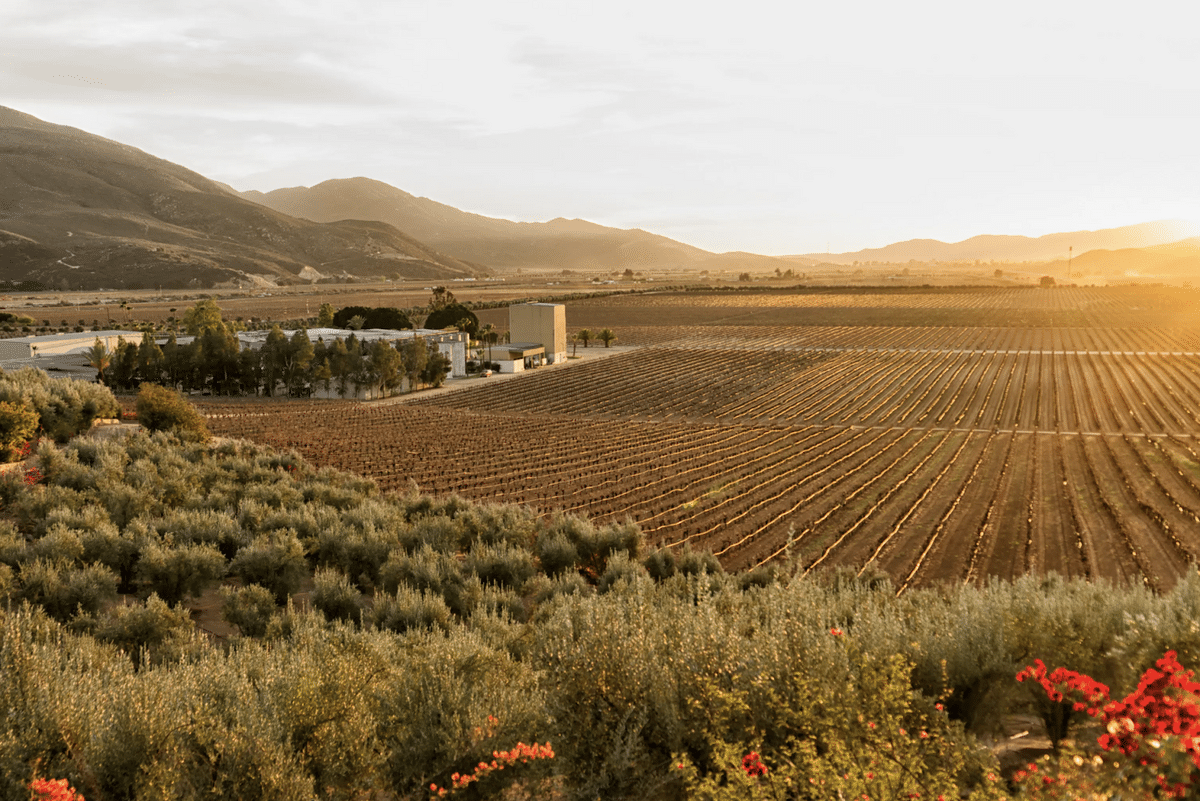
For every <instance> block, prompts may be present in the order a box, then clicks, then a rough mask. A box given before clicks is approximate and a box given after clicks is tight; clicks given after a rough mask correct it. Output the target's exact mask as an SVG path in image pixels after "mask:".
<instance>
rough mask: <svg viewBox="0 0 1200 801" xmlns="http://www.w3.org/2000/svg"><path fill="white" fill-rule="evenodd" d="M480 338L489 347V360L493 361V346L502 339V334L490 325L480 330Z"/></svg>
mask: <svg viewBox="0 0 1200 801" xmlns="http://www.w3.org/2000/svg"><path fill="white" fill-rule="evenodd" d="M479 338H480V339H481V340H482V341H483V342H484V344H486V345H487V349H488V357H487V360H488V361H489V362H490V361H491V360H492V345H494V344H496V340H498V339H499V338H500V334H499V333H497V331H496V326H494V325H492V324H491V323H488V324H486V325H484V326H482V327H481V328H480V329H479Z"/></svg>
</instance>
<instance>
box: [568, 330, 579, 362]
mask: <svg viewBox="0 0 1200 801" xmlns="http://www.w3.org/2000/svg"><path fill="white" fill-rule="evenodd" d="M567 339H569V340H571V358H572V359H574V358H575V356H576V355H577V354H578V353H579V334H576V333H573V334H571V336H569V337H567Z"/></svg>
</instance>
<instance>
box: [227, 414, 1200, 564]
mask: <svg viewBox="0 0 1200 801" xmlns="http://www.w3.org/2000/svg"><path fill="white" fill-rule="evenodd" d="M246 409H247V407H245V406H242V407H237V406H232V405H227V406H221V405H219V404H206V411H208V412H209V413H210V414H211V415H213V416H212V417H211V418H210V425H211V426H212V427H213V429H214V431H215V432H217V433H219V434H222V435H226V436H240V437H246V438H250V439H254V440H256V441H260V442H265V443H268V444H273V445H281V446H285V447H294V448H296V449H298V450H299V451H300V452H301V453H302V454H303V455H304V456H305V457H306V458H309V459H312V460H314V461H315V462H317V463H318V464H324V465H330V466H334V467H338V468H342V469H349V470H353V471H355V472H358V473H360V474H363V475H367V476H371V477H373V478H375V479H377V480H378V481H379V482H380V484H381V485H382V486H383V487H384V488H385V489H395V490H400V489H403V488H404V487H405V486H407V485H408V484H409V482H410V481H411V482H415V483H416V484H417V485H418V486H419V487H420V488H421V489H422V490H427V491H433V492H451V491H453V492H458V493H460V494H462V495H464V496H466V497H468V498H473V499H477V500H493V501H503V502H513V503H521V504H528V505H531V506H533V507H535V508H537V509H540V510H543V511H545V512H549V511H551V510H554V509H570V510H574V511H577V512H582V513H584V514H587V515H588V516H590V517H591V518H593V519H595V520H597V521H607V520H623V519H627V518H628V519H633V520H635V521H637V522H639V524H641V525H642V527H643V529H644V531H645V533H646V537H647V539H648V540H649V541H650V542H653V543H657V544H661V545H681V544H683V543H692V544H695V545H700V546H704V547H708V548H711V549H713V550H714V551H715V552H717V553H718V554H719V555H720V558H721V559H722V561H723V562H724V563H725V564H726V565H727V566H729V567H732V568H737V567H747V566H752V565H754V564H760V563H764V562H770V561H772V560H779V559H781V558H783V557H784V556H785V555H786V554H788V553H789V552H790V553H792V554H794V555H799V556H800V558H801V559H802V563H803V564H805V565H806V566H808V567H815V566H822V565H852V566H854V567H856V568H857V569H860V570H867V569H879V570H882V571H885V572H887V573H889V574H890V575H892V576H893V577H895V578H896V579H897V581H898V582H899V583H900V584H901V586H906V587H907V586H921V585H928V584H931V583H935V582H938V581H945V580H949V581H981V580H983V579H985V578H986V577H987V576H993V575H996V576H1014V575H1019V574H1021V573H1023V572H1026V571H1029V570H1034V571H1040V570H1050V569H1053V570H1055V571H1057V572H1060V573H1062V574H1065V575H1088V576H1105V577H1108V578H1112V579H1116V580H1127V579H1132V580H1145V581H1146V582H1148V583H1150V584H1152V585H1154V586H1167V585H1169V584H1171V583H1172V582H1173V581H1174V579H1175V577H1176V576H1178V575H1179V574H1180V572H1181V571H1182V570H1183V569H1184V568H1185V566H1186V565H1187V564H1188V562H1189V561H1191V560H1195V559H1198V558H1200V466H1198V465H1200V455H1198V453H1197V441H1196V439H1195V437H1193V436H1183V435H1172V436H1133V435H1087V434H1051V433H1038V434H1035V433H1026V432H1017V431H943V430H934V429H925V430H901V429H896V428H890V427H880V428H850V427H846V426H796V427H785V428H776V427H765V426H750V425H741V426H730V425H720V424H712V423H688V422H680V423H669V422H667V423H663V422H657V423H651V422H647V421H630V420H620V421H618V420H605V419H591V420H579V419H570V418H542V419H539V418H533V417H529V416H516V415H499V414H497V415H488V416H480V415H476V414H472V413H469V412H461V411H453V410H437V409H427V408H413V407H408V406H405V405H396V406H388V407H368V406H365V405H357V404H342V405H341V406H340V407H338V411H337V413H336V414H331V413H330V409H329V408H328V407H327V405H325V404H309V403H296V402H292V403H278V404H272V408H271V410H270V411H271V414H270V415H269V416H261V415H260V414H254V415H246V414H241V413H240V412H239V410H240V411H245V410H246ZM789 548H790V551H789Z"/></svg>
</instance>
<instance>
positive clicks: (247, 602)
mask: <svg viewBox="0 0 1200 801" xmlns="http://www.w3.org/2000/svg"><path fill="white" fill-rule="evenodd" d="M277 608H278V607H276V605H275V596H274V595H273V594H272V593H271V591H270V590H268V589H267V588H266V587H261V586H259V585H258V584H250V585H248V586H245V587H239V588H237V589H232V588H229V587H223V588H222V590H221V618H222V619H224V621H225V622H226V623H228V624H229V625H231V626H237V628H238V631H240V632H241V634H242V636H243V637H262V636H263V635H265V634H266V633H267V624H268V623H269V622H270V620H271V617H272V615H274V614H275V610H276V609H277Z"/></svg>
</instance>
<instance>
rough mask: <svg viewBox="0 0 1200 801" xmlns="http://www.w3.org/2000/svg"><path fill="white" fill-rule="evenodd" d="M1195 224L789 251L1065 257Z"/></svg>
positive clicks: (858, 257)
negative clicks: (863, 248) (853, 250)
mask: <svg viewBox="0 0 1200 801" xmlns="http://www.w3.org/2000/svg"><path fill="white" fill-rule="evenodd" d="M1196 234H1197V228H1196V226H1195V225H1194V224H1192V223H1187V222H1183V221H1181V220H1159V221H1157V222H1148V223H1141V224H1140V225H1127V226H1124V227H1121V228H1105V229H1101V230H1099V231H1073V232H1071V233H1063V234H1047V235H1045V236H1039V237H1036V238H1034V237H1028V236H988V235H984V236H973V237H971V238H970V239H965V240H963V241H962V242H954V243H946V242H940V241H938V240H936V239H910V240H908V241H906V242H897V243H895V244H892V245H888V246H886V247H882V248H868V249H866V250H858V251H855V252H853V253H834V254H828V253H808V254H805V255H804V256H798V257H788V258H802V259H818V260H820V261H823V262H826V263H828V264H853V263H854V262H856V261H857V262H859V263H863V262H870V261H877V262H885V263H892V264H899V263H905V262H908V261H910V260H915V261H920V262H930V261H942V262H963V261H970V262H973V261H976V260H979V261H1010V262H1011V261H1053V260H1056V259H1062V260H1064V261H1066V259H1067V256H1068V248H1074V251H1073V253H1074V255H1076V256H1079V255H1081V254H1083V253H1086V252H1088V251H1090V250H1110V251H1112V250H1127V249H1130V248H1138V249H1140V248H1147V247H1153V246H1157V245H1164V244H1168V243H1171V242H1177V241H1179V240H1182V239H1185V238H1186V237H1191V236H1195V235H1196Z"/></svg>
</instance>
